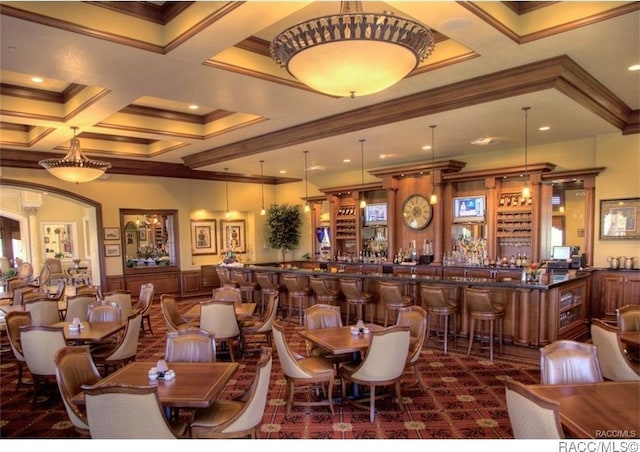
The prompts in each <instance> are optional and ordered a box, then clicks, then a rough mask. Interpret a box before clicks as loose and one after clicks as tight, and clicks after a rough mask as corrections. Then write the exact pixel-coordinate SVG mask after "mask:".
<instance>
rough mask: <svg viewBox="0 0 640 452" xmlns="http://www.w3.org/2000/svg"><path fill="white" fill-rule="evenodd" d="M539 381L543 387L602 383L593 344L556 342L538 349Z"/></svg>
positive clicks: (596, 353) (595, 349)
mask: <svg viewBox="0 0 640 452" xmlns="http://www.w3.org/2000/svg"><path fill="white" fill-rule="evenodd" d="M540 380H541V382H542V384H545V385H558V384H576V383H597V382H600V381H603V379H602V371H601V370H600V362H599V360H598V350H597V347H596V346H595V345H593V344H586V343H584V342H577V341H572V340H558V341H555V342H552V343H551V344H549V345H546V346H544V347H542V348H541V349H540Z"/></svg>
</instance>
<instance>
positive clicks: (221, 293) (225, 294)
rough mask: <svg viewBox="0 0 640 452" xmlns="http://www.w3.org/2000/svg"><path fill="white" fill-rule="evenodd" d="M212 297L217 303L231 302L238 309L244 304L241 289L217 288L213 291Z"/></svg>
mask: <svg viewBox="0 0 640 452" xmlns="http://www.w3.org/2000/svg"><path fill="white" fill-rule="evenodd" d="M212 297H213V298H212V299H213V300H215V301H231V302H233V304H234V305H235V306H236V307H240V305H241V304H242V290H240V288H239V287H231V286H222V287H216V288H215V289H213V291H212Z"/></svg>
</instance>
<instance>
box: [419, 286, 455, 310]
mask: <svg viewBox="0 0 640 452" xmlns="http://www.w3.org/2000/svg"><path fill="white" fill-rule="evenodd" d="M420 300H421V301H422V305H423V306H426V307H430V308H448V307H449V303H447V298H446V297H445V294H444V289H443V288H441V287H432V286H428V285H425V284H420Z"/></svg>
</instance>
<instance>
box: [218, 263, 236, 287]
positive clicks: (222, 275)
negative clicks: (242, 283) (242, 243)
mask: <svg viewBox="0 0 640 452" xmlns="http://www.w3.org/2000/svg"><path fill="white" fill-rule="evenodd" d="M216 274H217V275H218V279H219V280H220V286H221V287H222V286H231V287H236V286H237V285H238V284H237V283H236V282H235V281H234V280H233V279H231V272H230V271H229V269H228V268H226V267H220V266H216Z"/></svg>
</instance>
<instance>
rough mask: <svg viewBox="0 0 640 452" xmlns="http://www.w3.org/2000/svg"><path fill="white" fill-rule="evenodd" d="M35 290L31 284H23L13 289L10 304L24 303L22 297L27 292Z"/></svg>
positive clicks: (18, 304)
mask: <svg viewBox="0 0 640 452" xmlns="http://www.w3.org/2000/svg"><path fill="white" fill-rule="evenodd" d="M33 292H35V290H34V288H33V286H27V285H23V286H20V287H16V288H15V289H13V299H12V301H11V305H12V306H20V305H21V304H24V297H25V295H27V294H30V293H33Z"/></svg>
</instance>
